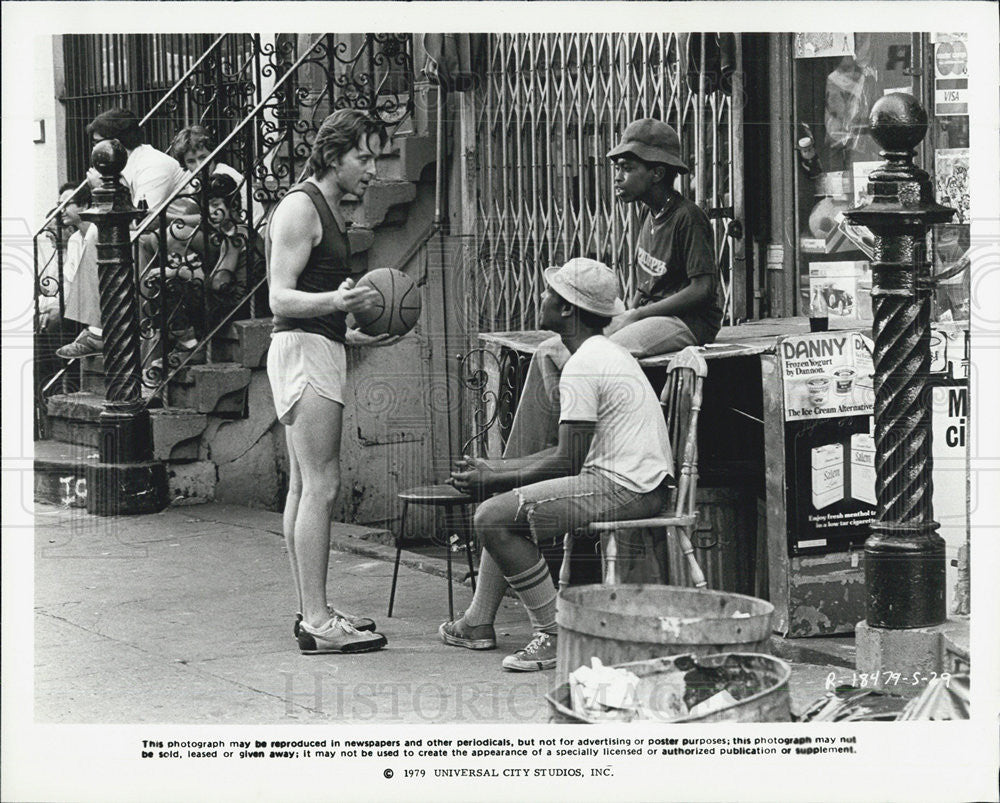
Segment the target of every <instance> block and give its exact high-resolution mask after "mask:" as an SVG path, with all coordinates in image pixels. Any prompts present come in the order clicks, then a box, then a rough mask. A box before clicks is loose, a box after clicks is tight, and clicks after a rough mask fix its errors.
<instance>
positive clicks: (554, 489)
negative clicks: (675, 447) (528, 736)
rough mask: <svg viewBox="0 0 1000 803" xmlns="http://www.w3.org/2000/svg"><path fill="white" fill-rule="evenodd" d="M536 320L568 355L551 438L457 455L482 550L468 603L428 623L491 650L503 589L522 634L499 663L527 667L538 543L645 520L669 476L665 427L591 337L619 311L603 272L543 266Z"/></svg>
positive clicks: (634, 371)
mask: <svg viewBox="0 0 1000 803" xmlns="http://www.w3.org/2000/svg"><path fill="white" fill-rule="evenodd" d="M545 282H546V285H547V287H546V289H545V291H544V293H543V294H542V305H541V312H540V315H541V326H542V328H543V329H548V330H551V331H553V332H555V333H556V334H557V335H558V337H559V339H560V341H561V343H562V345H563V346H564V347H565V348H566V351H567V353H568V354H569V355H570V356H569V359H568V360H567V361H566V364H565V365H564V366H563V369H562V372H561V375H560V377H559V395H560V399H561V402H562V404H561V408H560V416H559V434H558V442H557V444H556V446H554V447H551V448H547V449H544V450H542V451H540V452H538V453H536V454H532V455H528V456H525V457H522V458H520V459H514V460H501V461H494V462H490V461H485V460H479V459H475V458H469V457H466V458H463V461H462V462H461V464H460V466H459V467H458V469H459V470H457V471H456V472H454V473H453V474H452V482H453V483H454V485H455V487H456V488H457V489H458V490H460V491H462V492H463V493H468V494H470V495H472V496H473V497H474V498H476V499H483V498H485V497H487V496H489V495H490V494H496V495H495V496H492V497H490V498H488V499H486V500H485V501H484V502H483V503H482V504H481V505H480V506H479V508H478V509H477V510H476V515H475V530H476V534H477V536H478V537H479V539H480V543H481V544H482V546H483V555H482V560H481V562H480V569H479V575H478V582H477V585H476V592H475V594H474V596H473V599H472V604H471V605H470V607H469V609H468V610H467V611H465V613H464V614H463V615H462V616H461V617H460V618H459V619H457V620H455V621H449V622H444V623H443V624H442V625H441V627H440V628H439V632H440V634H441V638H442V639H443V640H444V642H445V644H450V645H452V646H455V647H467V648H469V649H473V650H486V649H493V648H495V647H496V633H495V631H494V628H493V621H494V619H495V617H496V612H497V609H498V608H499V607H500V601H501V600H502V599H503V596H504V592H505V590H506V588H507V586H508V585H510V587H511V588H513V589H514V591H515V593H516V594H517V596H518V598H519V599H520V600H521V602H522V603H523V604H524V607H525V608H526V609H527V611H528V617H529V619H530V620H531V629H532V631H533V632H534V635H533V637H532V638H531V640H530V641H529V642H528V644H527V645H526V646H525V647H524V648H522V649H520V650H518V651H517V652H515V653H514V654H513V655H508V656H507V657H506V658H504V660H503V667H504V668H505V669H510V670H515V671H522V672H532V671H536V670H540V669H552V668H553V667H554V666H555V663H556V640H557V628H556V619H555V616H556V588H555V585H554V583H553V581H552V576H551V574H550V573H549V569H548V566H547V564H546V563H545V560H544V559H543V558H542V555H541V552H540V551H539V547H540V546H548V545H550V544H554V543H559V544H561V543H562V539H563V535H564V533H566V532H568V531H572V530H576V529H578V528H581V527H585V526H586V525H588V524H589V523H590V522H592V521H598V520H600V521H609V520H615V519H631V518H644V517H648V516H652V515H654V514H656V513H657V512H658V511H659V510H660V509H661V508H662V507H663V504H664V503H665V501H666V494H667V493H668V488H669V483H670V481H671V478H672V476H673V458H672V456H671V454H670V451H669V446H667V445H666V444H667V442H668V441H667V432H666V423H665V421H664V417H663V411H662V409H661V407H660V403H659V401H658V400H657V398H656V395H655V394H654V393H653V388H652V386H651V385H650V384H649V381H648V380H647V379H646V376H645V374H643V372H642V369H641V368H640V367H639V363H638V361H637V360H636V359H635V357H633V356H632V355H631V354H629V352H628V350H627V349H626V348H624V347H623V346H621V345H619V344H617V343H614V342H612V341H611V340H610V339H608V338H607V337H605V336H604V335H602V334H601V333H602V331H603V330H604V328H605V327H606V326H607V325H608V322H609V321H610V320H611V318H612V316H614V315H620V314H621V313H622V312H623V311H624V309H625V307H624V305H623V304H622V301H621V299H619V297H618V281H617V279H616V278H615V275H614V273H613V272H612V271H611V269H610V268H608V267H606V266H605V265H603V264H601V263H600V262H596V261H594V260H591V259H583V258H577V259H571V260H570V261H569V262H567V263H566V264H565V265H563V266H562V267H561V268H555V267H550V268H548V269H546V271H545Z"/></svg>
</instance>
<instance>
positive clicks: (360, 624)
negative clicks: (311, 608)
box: [292, 605, 375, 638]
mask: <svg viewBox="0 0 1000 803" xmlns="http://www.w3.org/2000/svg"><path fill="white" fill-rule="evenodd" d="M326 611H327V613H329V614H330V616H331V617H333V616H340V617H342V618H344V619H346V620H347V621H348V622H350V623H351V626H352V627H353V628H354V629H355V630H361V631H365V630H368V631H373V632H374V630H375V620H373V619H369V618H368V617H367V616H354V615H353V614H350V613H344V612H343V611H338V610H337V609H336V608H334V607H333V606H332V605H327V606H326ZM301 626H302V614H301V613H299V612H298V611H296V613H295V624H294V625H293V626H292V635H294V636H295V638H298V637H299V628H300V627H301Z"/></svg>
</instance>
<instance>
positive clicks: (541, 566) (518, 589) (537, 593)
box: [507, 557, 557, 633]
mask: <svg viewBox="0 0 1000 803" xmlns="http://www.w3.org/2000/svg"><path fill="white" fill-rule="evenodd" d="M507 582H508V583H510V587H511V588H513V589H514V592H515V593H516V594H517V596H518V599H520V600H521V602H522V603H524V607H525V608H527V609H528V618H529V619H530V620H531V629H532V630H533V631H534V632H536V633H539V632H540V633H555V632H556V631H557V627H556V587H555V585H554V584H553V582H552V575H551V574H549V567H548V565H547V564H546V563H545V560H544V558H541V557H540V558H539V559H538V563H536V564H535V565H534V566H532V567H531V568H530V569H527V570H526V571H523V572H521V573H520V574H515V575H514V576H513V577H508V578H507Z"/></svg>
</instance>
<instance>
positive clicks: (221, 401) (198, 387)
mask: <svg viewBox="0 0 1000 803" xmlns="http://www.w3.org/2000/svg"><path fill="white" fill-rule="evenodd" d="M249 384H250V369H249V368H246V367H244V366H242V365H239V364H237V363H232V362H214V363H209V364H207V365H194V366H192V367H190V368H188V369H187V370H186V371H182V372H181V373H180V374H178V375H177V377H176V379H175V381H174V382H173V383H172V384H171V388H170V406H171V407H187V408H190V409H191V410H194V411H196V412H199V413H211V414H212V415H216V416H221V417H224V418H242V417H243V416H244V415H245V414H246V405H247V386H248V385H249Z"/></svg>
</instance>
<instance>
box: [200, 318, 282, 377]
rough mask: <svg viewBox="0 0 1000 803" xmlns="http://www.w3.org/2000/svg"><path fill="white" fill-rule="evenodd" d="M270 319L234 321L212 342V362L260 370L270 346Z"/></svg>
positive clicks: (272, 324) (271, 323) (271, 322)
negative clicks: (228, 363) (229, 363)
mask: <svg viewBox="0 0 1000 803" xmlns="http://www.w3.org/2000/svg"><path fill="white" fill-rule="evenodd" d="M273 326H274V323H273V321H272V319H271V318H254V319H252V320H248V321H234V322H233V323H232V324H231V325H230V326H229V327H227V328H226V329H224V330H222V331H221V332H219V334H217V335H216V336H215V338H214V339H213V341H212V359H213V361H214V362H231V363H235V364H237V365H242V366H243V367H244V368H262V367H263V366H264V365H265V364H266V362H267V348H268V346H269V345H270V344H271V330H272V328H273Z"/></svg>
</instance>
